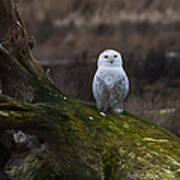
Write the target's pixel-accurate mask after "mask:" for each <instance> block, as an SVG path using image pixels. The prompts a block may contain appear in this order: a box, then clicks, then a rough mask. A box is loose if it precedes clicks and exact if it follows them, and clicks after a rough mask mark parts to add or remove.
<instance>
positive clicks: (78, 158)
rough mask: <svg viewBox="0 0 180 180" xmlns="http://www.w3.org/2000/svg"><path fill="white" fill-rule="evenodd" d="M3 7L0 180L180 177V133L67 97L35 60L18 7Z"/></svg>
mask: <svg viewBox="0 0 180 180" xmlns="http://www.w3.org/2000/svg"><path fill="white" fill-rule="evenodd" d="M0 5H1V6H0V7H1V8H0V26H1V27H2V28H0V39H1V46H0V76H1V81H2V90H3V94H4V95H0V179H2V178H4V179H5V178H6V177H8V178H9V179H11V180H47V179H49V180H59V179H64V180H68V179H78V180H81V179H82V180H84V179H87V180H88V179H89V180H119V179H122V180H126V179H127V180H128V179H129V180H151V179H152V180H159V179H163V180H175V179H180V141H179V139H178V138H177V137H176V136H175V135H173V134H172V133H170V132H168V131H166V130H164V129H162V128H160V127H158V126H156V125H155V124H152V123H150V122H148V121H146V120H144V119H141V118H139V117H137V116H134V115H132V114H130V113H127V112H124V113H123V114H121V115H118V114H104V113H101V112H99V111H98V110H97V109H96V107H95V104H93V103H87V102H82V101H79V100H75V99H72V98H69V97H67V96H66V95H64V94H63V93H62V92H61V91H60V90H58V89H57V88H56V87H55V85H54V84H53V82H52V81H51V80H50V79H49V78H48V76H47V75H46V73H44V71H43V70H42V68H41V67H40V65H39V64H38V63H37V61H36V60H35V58H34V57H33V55H32V53H31V50H30V46H29V41H30V38H29V36H28V33H27V32H26V30H25V27H24V24H23V22H22V19H21V17H20V15H19V12H18V9H17V6H16V4H14V3H13V1H11V0H0ZM2 24H4V26H2ZM10 96H11V97H10ZM20 131H21V132H22V134H23V135H24V136H25V137H24V140H23V141H18V140H17V134H18V132H20ZM15 136H16V138H15Z"/></svg>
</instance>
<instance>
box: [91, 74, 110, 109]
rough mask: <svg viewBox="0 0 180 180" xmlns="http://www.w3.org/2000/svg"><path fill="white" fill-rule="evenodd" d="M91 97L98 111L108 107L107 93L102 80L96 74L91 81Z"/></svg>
mask: <svg viewBox="0 0 180 180" xmlns="http://www.w3.org/2000/svg"><path fill="white" fill-rule="evenodd" d="M93 95H94V98H95V99H96V104H97V107H98V109H106V108H107V107H108V104H107V103H108V99H109V91H108V88H107V85H106V84H105V82H104V80H103V79H102V78H101V77H100V76H98V75H97V74H96V75H95V76H94V80H93Z"/></svg>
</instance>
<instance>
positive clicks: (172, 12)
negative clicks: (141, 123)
mask: <svg viewBox="0 0 180 180" xmlns="http://www.w3.org/2000/svg"><path fill="white" fill-rule="evenodd" d="M20 8H21V11H22V14H23V17H24V21H25V24H26V27H27V29H28V31H29V34H30V35H32V36H33V37H34V39H35V41H36V43H35V48H34V49H33V51H34V54H35V56H36V58H37V59H38V60H40V63H41V64H42V65H43V67H44V68H45V70H46V71H47V72H48V73H49V75H50V76H51V78H52V79H53V80H54V81H55V83H56V84H57V86H58V87H59V88H60V89H61V90H62V91H63V92H65V93H66V94H68V95H69V96H72V97H75V98H79V99H82V100H88V101H94V99H93V97H92V93H91V84H92V78H93V75H94V73H95V71H96V59H97V57H98V54H99V53H100V52H102V51H103V50H104V49H106V48H113V49H116V50H118V51H120V52H121V53H122V55H123V59H124V66H125V69H126V71H127V73H128V76H129V78H130V86H131V90H130V94H129V96H128V98H127V100H126V103H125V107H126V110H127V111H129V112H132V113H136V114H138V115H141V116H142V117H144V118H147V119H148V120H150V121H153V122H155V123H157V124H160V125H161V126H163V127H165V128H167V129H168V130H171V131H172V132H174V133H176V134H177V135H180V1H179V0H171V1H170V0H138V1H136V2H133V1H132V0H111V1H109V0H65V1H62V0H21V1H20ZM33 37H32V38H33Z"/></svg>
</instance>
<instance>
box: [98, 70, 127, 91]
mask: <svg viewBox="0 0 180 180" xmlns="http://www.w3.org/2000/svg"><path fill="white" fill-rule="evenodd" d="M98 74H99V75H100V77H101V78H102V79H103V81H104V83H105V84H106V86H107V88H108V89H109V90H111V89H114V86H116V85H117V84H118V83H119V82H120V80H121V79H123V76H124V75H125V74H124V72H123V69H121V68H103V69H100V71H99V73H98Z"/></svg>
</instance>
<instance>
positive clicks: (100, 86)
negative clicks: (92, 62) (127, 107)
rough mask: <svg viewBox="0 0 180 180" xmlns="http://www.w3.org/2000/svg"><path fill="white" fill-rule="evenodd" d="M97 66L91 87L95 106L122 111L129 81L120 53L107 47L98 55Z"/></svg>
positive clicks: (107, 110) (112, 110) (111, 110)
mask: <svg viewBox="0 0 180 180" xmlns="http://www.w3.org/2000/svg"><path fill="white" fill-rule="evenodd" d="M97 66H98V69H97V71H96V73H95V75H94V79H93V87H92V89H93V96H94V98H95V100H96V106H97V108H98V109H99V110H101V111H103V112H114V113H122V112H123V101H124V99H125V98H126V96H127V94H128V90H129V81H128V77H127V75H126V73H125V71H124V69H123V64H122V57H121V54H120V53H119V52H117V51H115V50H113V49H107V50H105V51H104V52H102V53H101V54H100V55H99V58H98V62H97Z"/></svg>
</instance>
